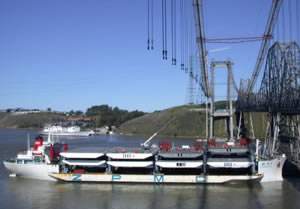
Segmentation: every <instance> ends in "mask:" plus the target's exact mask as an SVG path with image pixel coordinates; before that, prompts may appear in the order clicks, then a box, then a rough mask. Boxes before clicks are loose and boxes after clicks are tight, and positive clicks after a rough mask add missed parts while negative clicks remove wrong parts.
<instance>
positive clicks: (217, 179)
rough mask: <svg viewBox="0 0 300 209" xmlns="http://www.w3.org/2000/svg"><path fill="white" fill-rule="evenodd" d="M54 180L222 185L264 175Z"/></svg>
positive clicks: (61, 177) (103, 175)
mask: <svg viewBox="0 0 300 209" xmlns="http://www.w3.org/2000/svg"><path fill="white" fill-rule="evenodd" d="M49 176H51V177H52V178H54V179H57V180H60V181H66V182H99V183H105V182H107V183H157V184H163V183H166V184H168V183H169V184H172V183H174V184H222V183H237V182H259V181H260V180H261V179H262V177H263V175H259V174H258V175H232V176H225V175H224V176H223V175H207V176H205V175H159V174H157V175H135V174H130V175H128V174H106V173H95V174H92V173H90V174H74V173H73V174H72V173H68V174H49Z"/></svg>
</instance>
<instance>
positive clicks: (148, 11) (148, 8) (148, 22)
mask: <svg viewBox="0 0 300 209" xmlns="http://www.w3.org/2000/svg"><path fill="white" fill-rule="evenodd" d="M147 14H148V18H147V24H148V27H147V29H148V33H147V35H148V39H147V50H149V49H150V0H148V7H147Z"/></svg>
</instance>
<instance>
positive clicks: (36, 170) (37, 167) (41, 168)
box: [3, 161, 59, 181]
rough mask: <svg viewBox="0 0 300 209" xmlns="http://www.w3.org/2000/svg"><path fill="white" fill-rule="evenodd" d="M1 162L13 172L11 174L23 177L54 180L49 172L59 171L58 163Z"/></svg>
mask: <svg viewBox="0 0 300 209" xmlns="http://www.w3.org/2000/svg"><path fill="white" fill-rule="evenodd" d="M3 164H4V166H5V168H6V169H7V170H9V171H10V172H11V173H12V174H13V175H12V176H14V175H15V176H19V177H23V178H30V179H39V180H48V181H56V180H55V179H54V178H51V177H50V176H49V173H58V172H59V166H58V165H47V164H42V163H41V164H39V163H27V164H19V163H16V162H10V161H4V162H3Z"/></svg>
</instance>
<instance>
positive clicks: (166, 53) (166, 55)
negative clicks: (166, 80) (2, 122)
mask: <svg viewBox="0 0 300 209" xmlns="http://www.w3.org/2000/svg"><path fill="white" fill-rule="evenodd" d="M164 3H165V5H164V9H165V12H164V15H165V18H164V20H165V59H166V60H167V59H168V50H167V0H164Z"/></svg>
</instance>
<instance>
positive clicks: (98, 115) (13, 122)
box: [0, 105, 145, 128]
mask: <svg viewBox="0 0 300 209" xmlns="http://www.w3.org/2000/svg"><path fill="white" fill-rule="evenodd" d="M47 110H48V111H47V112H40V111H38V110H37V111H38V112H37V113H27V114H25V113H21V112H20V111H21V109H20V110H17V111H15V110H12V109H8V111H6V112H0V128H43V127H44V126H45V124H47V123H59V122H64V121H67V120H68V118H85V117H90V118H95V119H96V122H94V121H89V122H86V121H84V122H82V123H81V122H78V121H76V122H75V123H76V124H78V125H84V126H85V127H90V128H95V127H102V126H104V125H107V126H117V127H118V126H120V125H121V124H122V123H124V122H126V121H128V120H131V119H133V118H136V117H139V116H142V115H144V114H145V113H144V112H140V111H137V110H136V111H132V112H129V111H127V110H122V109H119V108H118V107H115V108H112V107H110V106H108V105H99V106H92V107H90V108H88V109H87V111H86V113H84V112H82V111H79V110H77V111H74V110H71V111H70V112H68V113H57V112H51V108H48V109H47ZM18 111H19V112H18Z"/></svg>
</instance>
